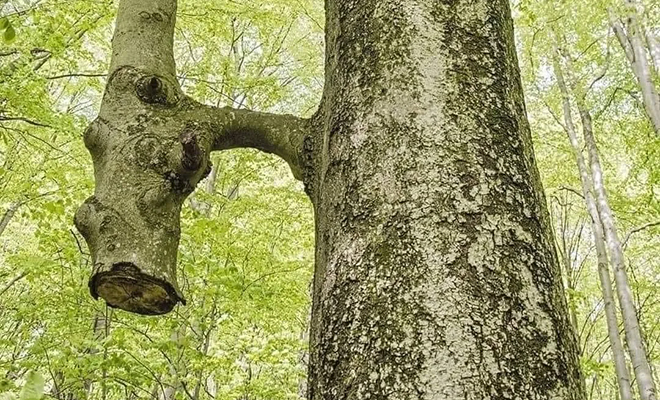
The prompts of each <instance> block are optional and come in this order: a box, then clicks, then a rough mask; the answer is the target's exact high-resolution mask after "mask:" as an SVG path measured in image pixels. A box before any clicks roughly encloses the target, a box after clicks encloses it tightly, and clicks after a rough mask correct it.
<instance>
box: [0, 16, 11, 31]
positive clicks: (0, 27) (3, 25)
mask: <svg viewBox="0 0 660 400" xmlns="http://www.w3.org/2000/svg"><path fill="white" fill-rule="evenodd" d="M10 26H11V25H10V24H9V19H8V18H7V17H4V18H0V31H4V30H5V29H7V28H9V27H10Z"/></svg>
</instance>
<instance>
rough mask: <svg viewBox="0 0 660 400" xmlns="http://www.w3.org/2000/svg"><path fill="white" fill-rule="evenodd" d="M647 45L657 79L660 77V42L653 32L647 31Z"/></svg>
mask: <svg viewBox="0 0 660 400" xmlns="http://www.w3.org/2000/svg"><path fill="white" fill-rule="evenodd" d="M646 43H647V44H648V45H649V51H650V53H651V59H652V60H653V67H654V70H655V75H656V77H660V41H658V38H656V37H655V35H654V34H653V32H651V31H649V30H648V29H647V30H646Z"/></svg>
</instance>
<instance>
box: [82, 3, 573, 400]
mask: <svg viewBox="0 0 660 400" xmlns="http://www.w3.org/2000/svg"><path fill="white" fill-rule="evenodd" d="M119 7H120V8H119V14H118V21H117V30H116V32H115V37H114V40H113V61H112V63H111V71H110V79H109V82H108V88H107V90H106V94H105V97H104V100H103V104H102V107H101V111H100V114H99V118H98V119H97V120H96V121H95V123H93V124H92V125H91V127H90V128H89V129H88V130H87V132H86V133H85V143H86V145H87V146H88V148H89V149H90V152H91V153H92V157H93V159H94V165H95V177H96V190H95V194H94V196H93V197H92V198H90V199H89V200H88V201H86V202H85V204H84V205H83V206H82V207H81V209H80V210H79V211H78V213H77V215H76V224H77V226H78V227H79V229H80V230H81V232H82V233H83V234H84V236H85V238H86V240H87V242H88V244H89V246H90V249H91V252H92V256H93V259H94V275H93V277H92V279H91V281H90V288H91V291H92V293H93V294H94V295H95V296H100V297H103V298H104V299H105V300H106V301H107V302H108V304H110V305H112V306H115V307H120V308H123V309H125V310H129V311H133V312H138V313H143V314H161V313H165V312H168V311H170V310H171V309H172V307H174V305H175V304H176V303H177V302H178V301H183V295H182V294H181V293H180V292H179V291H178V288H177V285H176V278H175V274H174V271H175V268H174V266H175V263H176V248H177V245H178V238H179V211H180V206H181V203H182V202H183V200H184V199H185V198H186V196H187V195H188V194H189V193H190V192H191V191H192V190H193V188H194V186H195V185H196V184H197V182H198V181H199V180H200V179H201V178H202V177H203V176H204V173H205V172H208V170H209V168H208V166H209V161H208V155H209V153H210V151H212V150H224V149H229V148H235V147H254V148H258V149H261V150H264V151H267V152H271V153H275V154H277V155H279V156H280V157H282V158H284V159H285V160H286V161H287V162H288V163H289V165H290V166H291V168H292V170H293V172H294V175H295V176H296V177H298V178H300V179H303V180H304V182H305V184H306V189H307V192H308V194H309V195H310V198H311V199H312V202H313V203H314V206H315V210H316V232H317V243H316V245H317V249H316V272H315V278H314V295H313V297H314V299H313V300H314V305H313V316H312V323H311V324H312V325H311V338H310V339H311V354H310V376H309V384H308V397H309V399H312V400H321V399H323V400H349V399H350V400H357V399H367V398H370V399H383V400H384V399H390V400H396V399H420V400H421V399H429V400H430V399H506V398H516V399H530V400H531V399H566V400H569V399H570V400H573V399H575V400H578V399H583V398H584V390H583V387H582V385H583V383H582V379H581V374H580V371H579V363H578V349H577V343H576V340H575V335H574V332H573V330H572V327H571V324H570V322H569V318H568V310H567V305H566V300H565V298H564V293H563V291H562V288H561V276H560V272H559V266H558V260H557V256H556V254H555V252H554V247H553V243H552V240H553V239H552V237H551V234H550V226H549V219H548V216H547V212H546V208H545V199H544V197H543V191H542V188H541V185H540V181H539V177H538V172H537V170H536V165H535V162H534V156H533V152H532V144H531V138H530V134H529V127H528V124H527V120H526V115H525V110H524V105H523V96H522V88H521V84H520V78H519V71H518V65H517V59H516V54H515V49H514V46H513V27H512V21H511V16H510V10H509V5H508V1H507V0H470V1H467V0H462V1H461V0H459V1H430V0H327V1H326V17H327V21H326V27H327V28H326V41H327V51H326V54H327V59H326V63H327V68H326V86H325V91H324V96H323V100H322V104H321V106H320V107H319V111H318V112H317V114H316V115H315V116H314V117H313V118H312V119H311V120H303V119H299V118H295V117H292V116H278V115H272V114H265V113H258V112H252V111H245V110H232V109H217V108H213V107H209V106H205V105H201V104H198V103H196V102H194V101H193V100H191V99H189V98H188V97H186V96H185V95H184V94H183V93H181V90H180V88H179V87H178V85H177V82H176V78H175V67H174V60H173V56H172V32H173V29H174V16H175V11H176V1H175V0H122V1H121V2H120V6H119Z"/></svg>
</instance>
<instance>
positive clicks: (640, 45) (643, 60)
mask: <svg viewBox="0 0 660 400" xmlns="http://www.w3.org/2000/svg"><path fill="white" fill-rule="evenodd" d="M625 3H626V6H627V7H628V8H629V9H630V10H629V12H628V16H627V18H626V25H625V27H624V25H623V24H622V23H621V22H620V21H618V20H617V19H616V18H615V17H614V15H611V16H610V19H611V21H610V24H611V25H612V28H613V29H614V33H615V34H616V37H617V39H618V41H619V44H620V45H621V48H622V49H623V51H624V53H625V54H626V58H627V59H628V62H629V63H630V68H631V70H632V72H633V74H634V75H635V78H636V79H637V84H638V85H639V89H640V91H641V92H642V101H643V103H644V109H645V111H646V115H647V116H648V118H649V121H650V122H651V125H652V126H653V130H654V131H655V133H656V135H658V136H660V96H658V91H657V89H656V87H655V85H654V83H653V76H652V74H651V67H650V66H649V62H648V59H647V56H646V48H645V47H644V32H643V28H642V27H641V25H640V22H639V20H638V16H637V5H636V2H634V1H630V0H625ZM651 50H652V52H651V54H652V55H653V49H651Z"/></svg>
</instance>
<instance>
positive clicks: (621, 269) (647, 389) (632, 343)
mask: <svg viewBox="0 0 660 400" xmlns="http://www.w3.org/2000/svg"><path fill="white" fill-rule="evenodd" d="M577 106H578V109H579V111H580V118H581V120H582V132H583V134H584V140H585V143H586V147H587V152H588V153H589V162H590V164H591V175H592V177H593V184H594V192H595V195H596V206H597V208H598V213H599V215H600V218H601V222H602V224H603V231H604V234H605V239H606V242H607V247H608V252H609V254H610V259H611V262H612V266H613V268H614V280H615V282H616V292H617V295H618V298H619V304H620V305H621V314H622V315H623V326H624V332H625V335H626V343H627V345H628V353H629V354H630V359H631V361H632V365H633V371H634V372H635V377H636V378H637V387H638V389H639V394H640V398H641V399H642V400H656V398H657V396H656V389H655V383H654V382H653V374H652V372H651V367H650V365H649V361H648V358H647V354H646V350H645V348H644V340H643V338H642V333H641V329H640V326H639V320H638V317H637V307H636V306H635V301H634V298H633V295H632V289H631V288H630V284H629V283H628V274H627V272H626V265H625V258H624V255H623V249H622V246H621V241H620V240H619V237H618V233H617V228H616V222H615V220H614V213H613V212H612V210H611V209H610V206H609V201H608V199H607V192H606V191H605V182H604V176H603V171H602V168H601V166H600V156H599V152H598V147H597V145H596V139H595V138H594V133H593V126H592V121H591V115H590V113H589V111H588V110H587V108H586V106H585V104H584V101H583V99H580V98H579V96H578V100H577Z"/></svg>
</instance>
